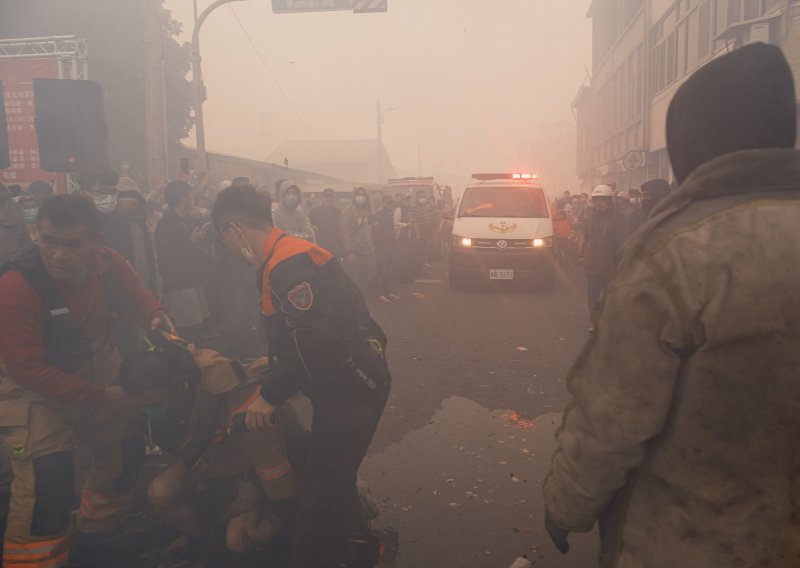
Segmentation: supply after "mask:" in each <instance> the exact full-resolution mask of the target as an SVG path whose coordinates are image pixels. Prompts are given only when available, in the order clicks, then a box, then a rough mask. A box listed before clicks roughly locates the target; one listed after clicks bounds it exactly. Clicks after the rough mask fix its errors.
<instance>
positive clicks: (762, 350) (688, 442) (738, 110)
mask: <svg viewBox="0 0 800 568" xmlns="http://www.w3.org/2000/svg"><path fill="white" fill-rule="evenodd" d="M795 115H796V107H795V96H794V82H793V78H792V74H791V71H790V69H789V66H788V64H787V61H786V59H785V58H784V56H783V54H782V53H781V50H780V49H779V48H777V47H774V46H768V45H764V44H753V45H749V46H747V47H744V48H742V49H739V50H736V51H733V52H732V53H730V54H728V55H725V56H723V57H721V58H719V59H717V60H714V61H712V62H711V63H709V64H708V65H706V66H705V67H703V68H701V69H700V70H699V71H697V72H696V73H695V74H694V75H693V76H692V77H691V78H689V80H688V81H687V82H686V83H685V84H684V85H683V86H682V87H681V88H680V89H679V90H678V92H677V93H676V95H675V98H674V100H673V101H672V104H671V106H670V110H669V115H668V120H667V141H668V150H669V154H670V157H671V160H672V167H673V171H674V172H675V175H676V177H677V179H678V181H679V182H680V187H679V189H678V190H677V191H675V192H674V193H672V194H671V195H669V196H668V197H667V198H666V199H664V200H663V201H662V202H661V203H660V204H658V206H656V208H655V209H654V210H653V212H652V214H651V216H650V220H649V221H648V223H647V224H646V225H645V226H644V227H643V228H642V230H640V231H639V232H638V233H637V234H636V235H634V237H633V238H632V239H631V240H629V241H628V242H627V243H626V245H625V247H624V248H623V250H622V251H621V254H620V257H619V260H618V263H617V265H616V268H615V275H614V278H613V280H612V281H611V283H610V285H609V287H608V290H607V293H606V297H605V300H604V301H603V303H602V306H601V308H600V310H599V314H598V322H597V326H596V330H595V333H594V335H593V337H592V338H591V340H590V342H589V344H588V345H587V346H586V348H585V349H584V351H583V353H582V354H581V356H580V357H579V359H578V361H577V362H576V364H575V366H574V367H573V369H572V370H571V372H570V374H569V377H568V379H567V384H568V386H569V390H570V392H571V394H572V396H573V401H572V402H571V403H570V405H569V406H568V409H567V411H566V412H565V415H564V421H563V425H562V428H561V429H560V430H559V434H558V449H557V450H556V452H555V454H554V456H553V459H552V467H551V471H550V473H549V475H548V476H547V477H546V479H545V482H544V496H545V506H546V511H547V513H546V519H547V522H546V527H547V530H548V532H549V533H550V535H551V537H552V538H553V540H554V542H555V543H556V545H557V546H558V547H559V549H560V550H561V551H562V552H566V551H567V550H568V548H569V547H568V543H567V535H568V532H569V531H579V532H582V531H588V530H590V529H591V528H592V526H593V525H594V524H595V523H596V522H597V521H598V520H599V522H600V535H601V541H602V553H601V562H600V564H601V566H604V567H605V566H615V567H617V568H630V567H641V566H648V567H650V568H667V567H670V568H672V567H674V566H759V567H769V568H778V567H781V568H782V567H786V568H789V567H793V566H797V565H798V562H799V561H800V539H798V530H799V529H798V526H799V525H798V518H800V505H799V504H798V503H800V458H798V452H797V440H798V439H800V383H798V380H797V369H798V368H800V350H798V349H797V345H798V344H800V326H798V324H797V322H798V321H800V296H798V294H797V285H798V283H800V233H798V231H797V219H798V218H800V153H799V152H798V151H797V150H795V149H794V142H795V128H796V127H795V125H796V116H795Z"/></svg>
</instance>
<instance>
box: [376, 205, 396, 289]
mask: <svg viewBox="0 0 800 568" xmlns="http://www.w3.org/2000/svg"><path fill="white" fill-rule="evenodd" d="M394 209H395V202H394V198H392V196H391V194H388V195H384V196H383V199H382V202H381V206H380V207H379V208H378V210H377V211H375V216H374V221H373V226H372V235H373V240H374V242H375V260H376V268H375V277H374V281H373V286H372V288H373V290H372V291H373V293H374V294H376V295H377V296H378V301H379V302H382V303H384V304H387V303H389V302H390V301H392V300H399V299H400V296H398V295H397V294H394V293H393V292H392V291H391V289H390V288H389V270H390V269H391V267H392V266H393V264H394V256H395V248H396V244H397V241H396V239H395V238H394Z"/></svg>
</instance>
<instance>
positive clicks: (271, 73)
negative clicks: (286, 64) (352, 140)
mask: <svg viewBox="0 0 800 568" xmlns="http://www.w3.org/2000/svg"><path fill="white" fill-rule="evenodd" d="M228 8H229V9H230V11H231V13H232V14H233V17H234V18H236V22H237V23H238V24H239V27H240V28H242V32H244V35H245V37H246V38H247V41H248V42H250V47H252V48H253V51H255V52H256V55H257V56H258V59H259V61H261V65H263V66H264V69H266V71H267V73H269V76H270V77H272V80H273V81H274V82H275V86H276V87H278V90H279V91H280V92H281V94H282V95H283V98H284V99H286V102H287V103H289V106H290V107H291V109H292V111H294V113H295V114H296V115H297V118H299V119H300V122H302V123H303V126H305V127H306V129H307V130H308V131H309V132H310V133H311V136H312V137H313V138H314V139H315V140H318V138H317V135H316V134H315V133H314V131H313V130H312V129H311V127H310V126H309V125H308V122H306V120H305V119H304V118H303V115H302V114H300V111H299V110H297V107H296V106H294V103H293V102H292V99H290V98H289V95H288V94H287V93H286V91H284V90H283V87H282V86H281V84H280V81H278V78H277V77H276V76H275V73H273V72H272V69H270V67H269V64H268V63H267V60H266V59H264V56H263V55H261V51H260V50H259V49H258V46H257V45H256V43H255V42H254V41H253V38H252V37H250V34H249V33H248V31H247V28H245V27H244V24H243V23H242V20H240V19H239V16H238V14H236V10H234V9H233V6H232V5H230V4H228Z"/></svg>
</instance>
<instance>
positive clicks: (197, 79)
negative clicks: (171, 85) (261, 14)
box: [192, 0, 244, 172]
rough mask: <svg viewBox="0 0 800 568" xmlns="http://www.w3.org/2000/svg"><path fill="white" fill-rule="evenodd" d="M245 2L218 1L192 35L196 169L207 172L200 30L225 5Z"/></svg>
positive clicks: (202, 18)
mask: <svg viewBox="0 0 800 568" xmlns="http://www.w3.org/2000/svg"><path fill="white" fill-rule="evenodd" d="M243 1H244V0H217V1H216V2H214V3H213V4H211V5H210V6H208V7H207V8H206V9H205V10H203V12H202V13H201V14H200V16H199V17H198V18H197V21H196V22H195V24H194V32H193V33H192V84H193V87H194V89H193V90H194V129H195V130H194V132H195V137H196V140H197V164H196V165H195V169H197V170H199V171H201V172H205V171H207V170H208V156H207V154H206V126H205V122H203V102H204V101H205V100H206V88H205V85H204V84H203V72H202V71H201V69H200V61H201V58H200V29H201V28H202V27H203V23H204V22H205V21H206V18H208V16H209V15H210V14H211V12H213V11H214V10H216V9H217V8H219V7H220V6H223V5H225V4H230V3H232V2H243Z"/></svg>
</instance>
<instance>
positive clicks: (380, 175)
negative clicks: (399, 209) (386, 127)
mask: <svg viewBox="0 0 800 568" xmlns="http://www.w3.org/2000/svg"><path fill="white" fill-rule="evenodd" d="M377 108H378V148H377V150H378V152H377V159H378V183H383V113H382V112H381V100H380V99H378V100H377Z"/></svg>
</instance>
